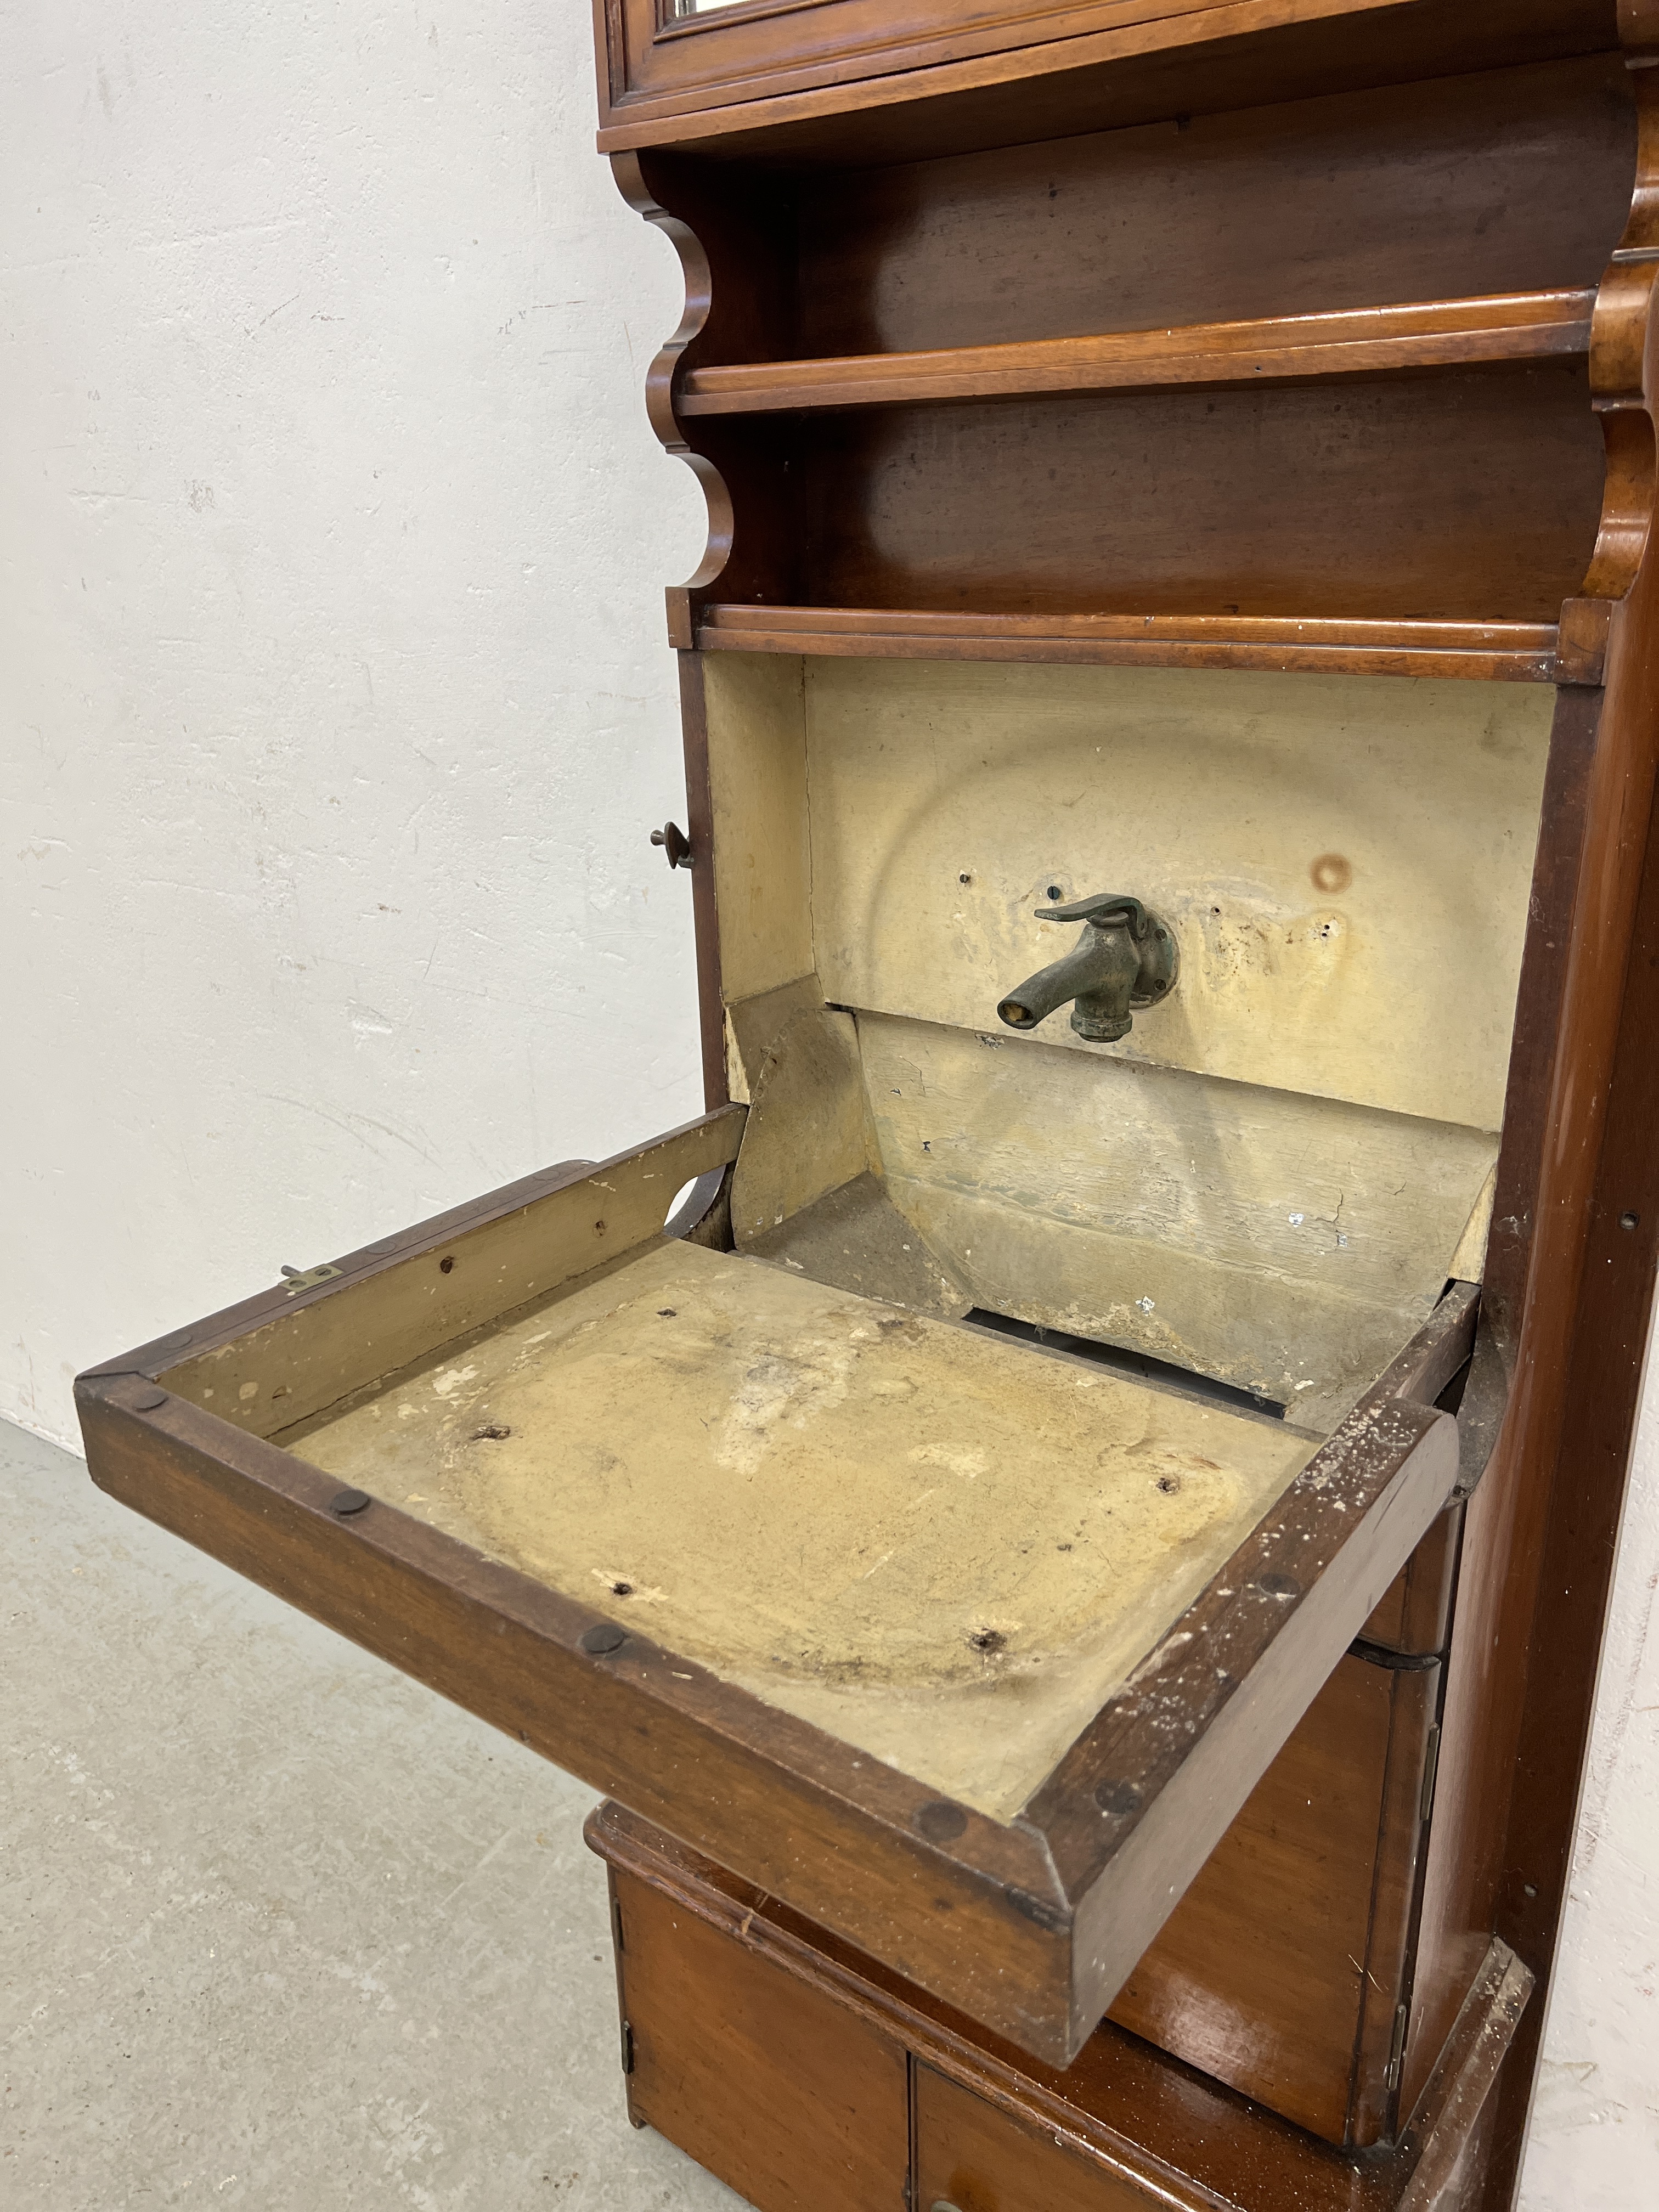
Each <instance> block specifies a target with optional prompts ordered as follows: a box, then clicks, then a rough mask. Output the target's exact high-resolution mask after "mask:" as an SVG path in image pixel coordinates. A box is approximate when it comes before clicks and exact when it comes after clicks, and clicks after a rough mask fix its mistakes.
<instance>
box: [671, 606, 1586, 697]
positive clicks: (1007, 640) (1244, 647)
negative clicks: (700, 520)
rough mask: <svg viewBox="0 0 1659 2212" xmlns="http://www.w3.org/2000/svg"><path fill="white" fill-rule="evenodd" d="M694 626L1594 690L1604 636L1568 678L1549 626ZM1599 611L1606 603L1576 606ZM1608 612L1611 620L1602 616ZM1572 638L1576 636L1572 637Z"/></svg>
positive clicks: (916, 619) (710, 648)
mask: <svg viewBox="0 0 1659 2212" xmlns="http://www.w3.org/2000/svg"><path fill="white" fill-rule="evenodd" d="M677 602H678V603H679V611H678V620H680V621H683V622H684V623H686V624H687V625H688V626H689V625H690V623H692V621H693V620H695V621H696V634H695V635H696V645H697V646H698V647H699V648H700V649H701V650H702V651H703V652H705V653H834V654H839V655H843V656H848V657H850V658H853V659H902V660H1031V661H1059V662H1062V663H1064V662H1070V663H1078V662H1085V663H1089V664H1094V665H1098V664H1121V663H1130V664H1139V665H1141V666H1143V667H1158V668H1261V669H1268V670H1281V671H1302V672H1305V673H1311V674H1318V673H1321V672H1325V673H1332V674H1340V675H1351V676H1428V677H1465V678H1473V679H1474V680H1475V681H1477V682H1482V683H1490V682H1494V681H1503V682H1510V683H1517V684H1550V683H1557V682H1564V681H1569V680H1570V681H1573V682H1579V683H1585V682H1594V681H1595V680H1596V672H1597V671H1599V661H1598V660H1597V659H1595V654H1596V653H1597V652H1599V650H1600V647H1601V642H1602V641H1603V640H1604V638H1605V622H1603V624H1602V629H1601V636H1600V637H1597V636H1596V635H1595V632H1594V629H1592V628H1589V625H1588V624H1586V625H1584V627H1585V628H1586V629H1588V631H1589V634H1588V635H1587V637H1586V641H1585V648H1584V649H1583V650H1582V651H1580V652H1579V653H1577V657H1576V659H1575V660H1574V664H1573V671H1572V673H1571V677H1569V676H1568V675H1567V674H1566V673H1565V671H1563V670H1561V669H1560V668H1559V666H1558V664H1557V640H1558V631H1557V628H1556V625H1555V624H1553V623H1496V622H1495V623H1453V622H1368V621H1353V622H1339V621H1314V620H1302V619H1299V618H1297V617H1294V616H1284V617H1276V618H1275V617H1250V616H1237V615H1133V614H1109V615H997V614H943V613H932V612H925V611H898V610H896V609H891V608H872V607H785V606H755V605H748V606H743V605H730V604H726V603H720V604H715V605H708V606H705V607H703V608H702V611H701V615H700V616H699V617H694V616H693V614H692V612H691V610H690V605H689V604H687V603H686V602H685V600H684V595H683V594H680V593H674V592H671V594H670V608H671V624H672V623H674V622H675V620H676V603H677ZM1568 604H1569V605H1570V606H1573V607H1583V608H1595V607H1598V606H1599V605H1600V603H1597V602H1590V601H1584V600H1579V601H1570V602H1569V603H1568ZM1601 613H1602V615H1603V616H1604V617H1605V608H1604V607H1603V608H1601ZM1576 637H1577V632H1575V638H1576Z"/></svg>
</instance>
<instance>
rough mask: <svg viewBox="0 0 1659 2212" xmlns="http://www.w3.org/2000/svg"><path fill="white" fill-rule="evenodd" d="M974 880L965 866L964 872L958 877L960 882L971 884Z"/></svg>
mask: <svg viewBox="0 0 1659 2212" xmlns="http://www.w3.org/2000/svg"><path fill="white" fill-rule="evenodd" d="M973 880H974V879H973V878H972V876H971V875H969V872H968V871H967V870H966V869H965V868H964V869H963V872H962V873H961V874H960V875H959V876H958V877H957V882H958V883H959V884H971V883H972V882H973Z"/></svg>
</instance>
